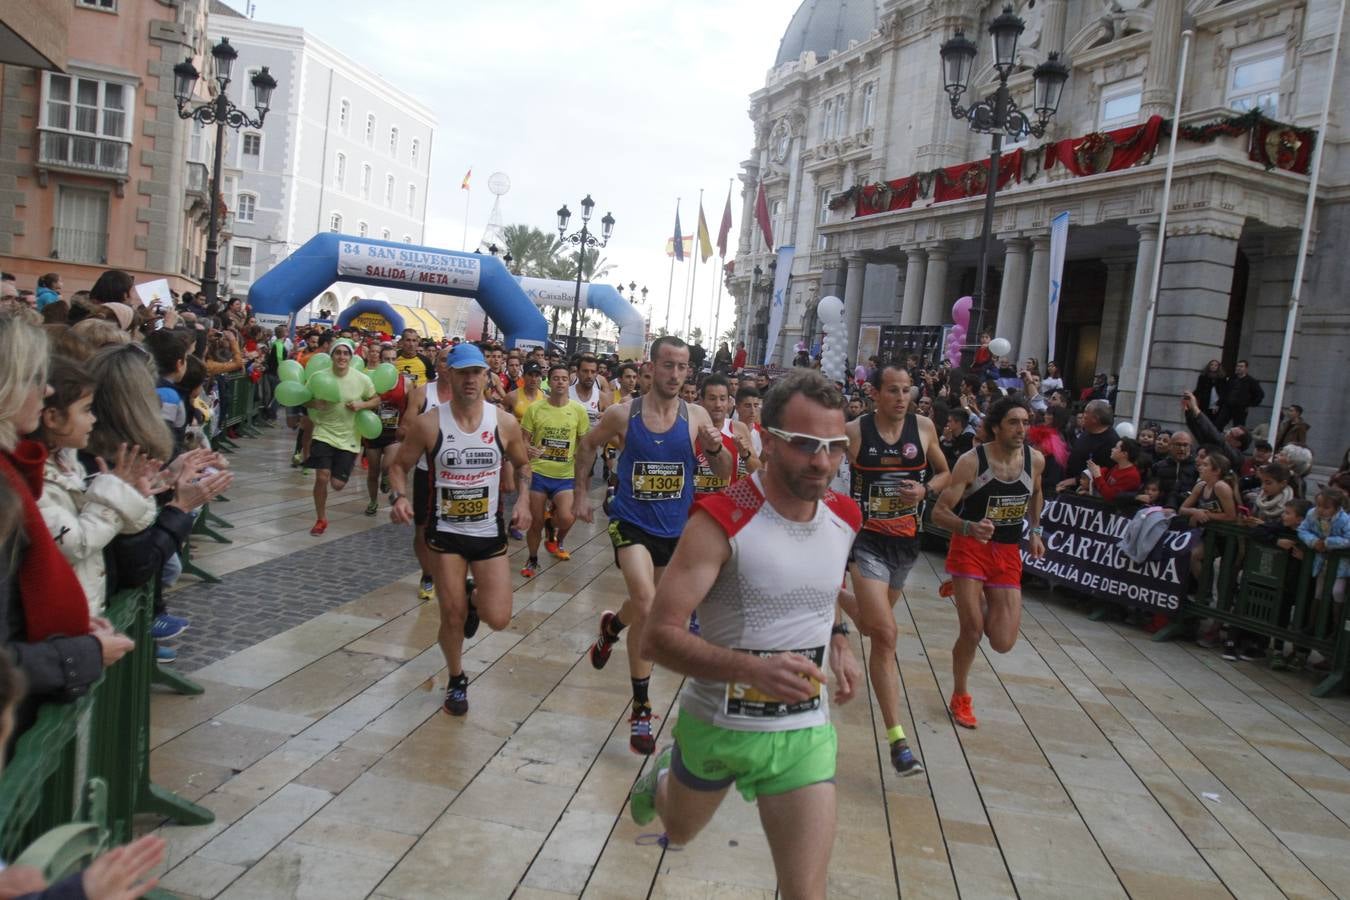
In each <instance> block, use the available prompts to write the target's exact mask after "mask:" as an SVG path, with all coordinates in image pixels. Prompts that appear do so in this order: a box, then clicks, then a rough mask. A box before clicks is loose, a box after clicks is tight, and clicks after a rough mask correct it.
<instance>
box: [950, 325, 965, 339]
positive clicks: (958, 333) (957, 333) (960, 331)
mask: <svg viewBox="0 0 1350 900" xmlns="http://www.w3.org/2000/svg"><path fill="white" fill-rule="evenodd" d="M947 333H948V334H949V335H951V336H952V337H954V338H955V339H956V340H958V341H960V340H964V339H965V337H966V327H965V326H964V325H953V326H952V327H951V330H950V331H949V332H947Z"/></svg>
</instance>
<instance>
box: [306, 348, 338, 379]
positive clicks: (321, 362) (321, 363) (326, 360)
mask: <svg viewBox="0 0 1350 900" xmlns="http://www.w3.org/2000/svg"><path fill="white" fill-rule="evenodd" d="M331 368H333V357H331V356H329V355H328V354H327V353H315V354H314V355H313V356H311V357H310V358H309V362H307V363H305V374H306V375H313V374H314V373H315V372H320V371H322V370H324V369H331Z"/></svg>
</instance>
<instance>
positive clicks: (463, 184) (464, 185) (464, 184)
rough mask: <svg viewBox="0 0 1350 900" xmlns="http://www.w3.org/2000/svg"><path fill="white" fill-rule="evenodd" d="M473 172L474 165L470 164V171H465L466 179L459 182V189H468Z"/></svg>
mask: <svg viewBox="0 0 1350 900" xmlns="http://www.w3.org/2000/svg"><path fill="white" fill-rule="evenodd" d="M472 174H473V166H469V171H467V172H465V173H464V180H463V181H461V182H460V183H459V189H460V190H461V191H467V190H468V189H469V176H470V175H472Z"/></svg>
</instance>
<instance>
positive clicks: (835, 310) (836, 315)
mask: <svg viewBox="0 0 1350 900" xmlns="http://www.w3.org/2000/svg"><path fill="white" fill-rule="evenodd" d="M816 315H817V316H819V317H820V320H821V321H822V322H836V321H838V320H839V319H840V318H842V317H843V315H844V301H843V300H840V299H839V298H838V297H836V296H834V295H833V294H831V295H830V296H828V297H822V298H821V300H820V302H819V303H817V304H816Z"/></svg>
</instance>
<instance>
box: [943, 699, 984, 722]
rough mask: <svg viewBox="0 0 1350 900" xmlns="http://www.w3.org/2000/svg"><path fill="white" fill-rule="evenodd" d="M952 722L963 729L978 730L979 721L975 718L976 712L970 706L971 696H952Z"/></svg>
mask: <svg viewBox="0 0 1350 900" xmlns="http://www.w3.org/2000/svg"><path fill="white" fill-rule="evenodd" d="M950 709H951V714H952V721H953V722H955V723H956V724H957V725H960V726H961V727H962V728H977V727H979V724H980V723H979V721H978V720H977V719H976V718H975V710H974V709H973V708H972V707H971V705H970V695H969V694H952V703H951V707H950Z"/></svg>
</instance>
